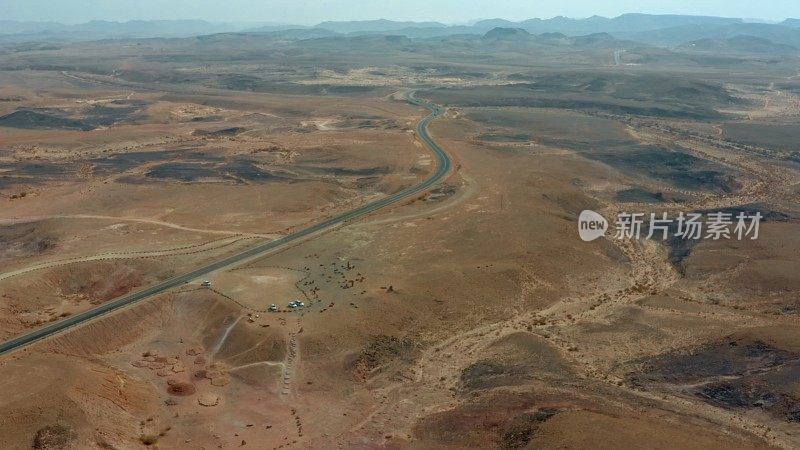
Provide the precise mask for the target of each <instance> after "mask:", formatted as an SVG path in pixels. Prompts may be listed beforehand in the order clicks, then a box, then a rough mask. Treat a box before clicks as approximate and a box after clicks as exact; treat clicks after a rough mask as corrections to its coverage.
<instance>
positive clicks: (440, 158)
mask: <svg viewBox="0 0 800 450" xmlns="http://www.w3.org/2000/svg"><path fill="white" fill-rule="evenodd" d="M406 100H407V101H408V102H410V103H412V104H414V105H417V106H421V107H425V108H428V109H429V110H430V111H431V112H430V114H428V115H427V116H426V117H425V118H424V119H422V120H421V121H420V122H419V123H418V124H417V135H418V136H419V138H420V139H422V140H423V141H424V142H425V144H426V145H427V146H428V148H429V149H430V150H431V151H432V152H433V154H434V155H435V156H436V159H437V162H438V164H437V168H436V172H434V174H433V175H431V177H430V178H428V179H427V180H425V181H424V182H422V183H420V184H418V185H416V186H411V187H409V188H407V189H404V190H402V191H400V192H398V193H396V194H393V195H390V196H388V197H386V198H383V199H380V200H376V201H374V202H372V203H367V204H366V205H364V206H361V207H359V208H356V209H353V210H351V211H348V212H345V213H341V214H339V215H337V216H334V217H331V218H329V219H327V220H324V221H322V222H319V223H317V224H315V225H312V226H310V227H308V228H305V229H303V230H300V231H298V232H296V233H293V234H290V235H287V236H284V237H281V238H279V239H276V240H274V241H270V242H266V243H263V244H258V245H255V246H253V247H251V248H249V249H247V250H244V251H242V252H241V253H238V254H236V255H233V256H230V257H227V258H225V259H221V260H219V261H217V262H214V263H211V264H209V265H207V266H204V267H201V268H199V269H196V270H193V271H191V272H189V273H186V274H183V275H180V276H177V277H174V278H170V279H168V280H166V281H162V282H161V283H158V284H156V285H154V286H151V287H149V288H147V289H144V290H141V291H137V292H133V293H130V294H127V295H123V296H122V297H119V298H116V299H114V300H111V301H108V302H106V303H104V304H102V305H100V306H98V307H97V308H94V309H91V310H89V311H85V312H82V313H80V314H75V315H74V316H70V317H68V318H66V319H64V320H61V321H58V322H55V323H53V324H51V325H47V326H45V327H42V328H39V329H37V330H35V331H32V332H30V333H28V334H23V335H21V336H17V337H15V338H13V339H10V340H8V341H6V342H3V343H2V344H0V354H3V353H7V352H10V351H13V350H17V349H19V348H22V347H24V346H26V345H29V344H31V343H33V342H36V341H38V340H40V339H44V338H47V337H50V336H53V335H55V334H58V333H60V332H62V331H64V330H66V329H68V328H71V327H74V326H76V325H79V324H82V323H84V322H86V321H89V320H92V319H95V318H97V317H99V316H102V315H104V314H108V313H110V312H112V311H116V310H118V309H120V308H123V307H125V306H128V305H130V304H133V303H136V302H138V301H140V300H143V299H146V298H148V297H151V296H153V295H156V294H160V293H162V292H165V291H167V290H169V289H172V288H175V287H177V286H181V285H183V284H186V283H188V282H190V281H192V280H195V279H197V278H200V277H202V276H204V275H208V274H210V273H212V272H215V271H217V270H221V269H226V268H230V267H233V266H235V265H237V264H239V263H241V262H243V261H246V260H248V259H251V258H254V257H258V256H263V255H266V254H268V253H269V252H273V251H275V250H278V249H281V248H283V247H285V246H286V245H287V244H290V243H295V242H297V241H300V240H301V239H303V238H307V237H309V236H312V235H314V234H317V233H320V232H322V231H327V230H329V229H332V228H334V227H336V226H338V225H341V224H343V223H345V222H349V221H352V220H355V219H359V218H361V217H364V216H366V215H368V214H371V213H373V212H375V211H377V210H379V209H381V208H384V207H386V206H389V205H392V204H395V203H397V202H399V201H402V200H405V199H407V198H409V197H412V196H414V195H418V194H420V193H422V192H424V191H425V190H427V189H428V188H430V187H431V186H433V185H434V184H435V183H437V182H439V181H440V180H441V179H442V178H444V177H445V175H447V173H448V172H449V171H450V167H451V161H450V157H449V156H448V155H447V153H446V152H445V151H444V150H442V148H441V147H439V145H438V144H437V143H436V142H435V141H434V140H433V139H432V138H431V136H430V134H428V124H430V123H431V121H432V120H433V119H434V118H436V117H438V116H440V115H441V114H442V113H443V111H444V110H443V109H442V108H441V107H440V106H438V105H435V104H433V103H429V102H427V101H425V100H421V99H418V98H416V97H414V93H413V92H411V93H409V94H407V95H406Z"/></svg>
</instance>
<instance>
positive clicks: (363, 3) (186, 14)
mask: <svg viewBox="0 0 800 450" xmlns="http://www.w3.org/2000/svg"><path fill="white" fill-rule="evenodd" d="M626 12H643V13H651V14H692V15H711V16H722V17H742V18H759V19H769V20H783V19H785V18H787V17H795V18H799V17H800V0H760V1H754V0H606V1H601V0H557V1H552V0H549V1H537V0H0V20H33V21H56V22H64V23H77V22H85V21H88V20H94V19H99V20H114V21H126V20H135V19H204V20H209V21H217V22H220V21H248V22H280V23H292V24H304V25H311V24H316V23H318V22H321V21H324V20H366V19H379V18H385V19H392V20H415V21H426V20H434V21H439V22H444V23H463V22H467V21H470V20H475V19H486V18H495V17H500V18H505V19H509V20H523V19H529V18H532V17H540V18H549V17H553V16H558V15H562V16H567V17H575V18H581V17H588V16H592V15H595V14H596V15H601V16H606V17H613V16H617V15H620V14H623V13H626Z"/></svg>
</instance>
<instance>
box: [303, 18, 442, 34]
mask: <svg viewBox="0 0 800 450" xmlns="http://www.w3.org/2000/svg"><path fill="white" fill-rule="evenodd" d="M316 28H323V29H326V30H331V31H335V32H337V33H357V32H388V31H397V30H402V29H406V28H440V29H442V28H447V25H444V24H442V23H439V22H395V21H393V20H386V19H380V20H358V21H351V22H322V23H320V24H318V25H317V26H316Z"/></svg>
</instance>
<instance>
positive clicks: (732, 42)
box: [681, 36, 797, 53]
mask: <svg viewBox="0 0 800 450" xmlns="http://www.w3.org/2000/svg"><path fill="white" fill-rule="evenodd" d="M681 48H682V49H685V50H695V51H708V52H715V53H721V52H750V53H785V52H796V51H797V48H796V47H792V46H791V45H786V44H778V43H776V42H773V41H771V40H769V39H765V38H761V37H756V36H735V37H732V38H728V39H700V40H697V41H693V42H689V43H687V44H684V45H682V46H681Z"/></svg>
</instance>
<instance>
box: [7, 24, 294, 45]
mask: <svg viewBox="0 0 800 450" xmlns="http://www.w3.org/2000/svg"><path fill="white" fill-rule="evenodd" d="M256 25H262V26H265V27H266V26H277V25H274V24H272V25H268V24H258V23H255V24H254V23H212V22H206V21H203V20H131V21H128V22H109V21H104V20H93V21H91V22H86V23H82V24H77V25H64V24H60V23H54V22H15V21H2V22H0V35H23V36H27V37H29V38H36V37H37V36H39V37H44V38H56V37H58V38H64V39H72V40H91V39H106V38H150V37H188V36H198V35H202V34H213V33H228V32H238V31H244V30H247V29H248V28H253V27H254V26H256ZM284 28H285V26H284ZM289 28H296V27H289Z"/></svg>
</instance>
